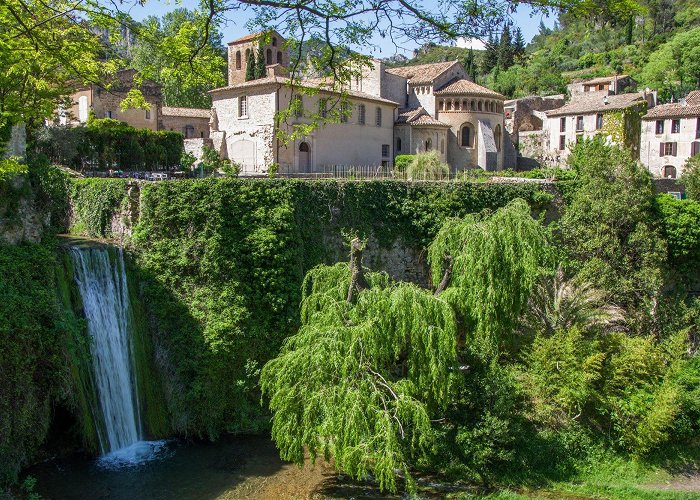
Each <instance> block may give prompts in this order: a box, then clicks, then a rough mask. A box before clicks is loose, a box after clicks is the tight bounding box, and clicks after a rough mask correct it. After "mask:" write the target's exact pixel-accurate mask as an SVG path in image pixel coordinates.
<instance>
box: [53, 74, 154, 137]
mask: <svg viewBox="0 0 700 500" xmlns="http://www.w3.org/2000/svg"><path fill="white" fill-rule="evenodd" d="M135 73H136V70H133V69H127V70H122V71H118V72H117V73H116V75H114V77H113V79H112V81H111V82H110V84H109V85H107V87H108V88H104V87H102V86H100V85H97V84H90V85H85V86H82V87H79V88H78V89H77V90H76V92H75V93H73V95H72V96H71V107H70V109H59V110H58V112H57V119H58V123H59V124H60V125H79V124H82V123H85V122H87V119H88V116H89V114H90V111H93V112H94V114H95V117H96V118H114V119H115V120H120V121H123V122H126V123H128V124H129V125H131V126H132V127H136V128H148V129H151V130H160V129H162V128H163V127H162V124H161V118H162V113H161V111H162V110H161V108H162V95H161V90H160V85H158V84H157V83H155V82H152V81H149V80H146V81H144V82H143V84H142V85H141V87H140V88H141V92H142V93H143V96H144V98H145V99H146V101H147V102H148V103H149V104H150V105H151V107H150V109H149V110H144V109H127V110H126V111H122V110H121V107H120V104H121V102H122V100H123V99H124V98H125V97H126V95H127V93H128V92H129V90H131V89H132V88H133V86H134V74H135Z"/></svg>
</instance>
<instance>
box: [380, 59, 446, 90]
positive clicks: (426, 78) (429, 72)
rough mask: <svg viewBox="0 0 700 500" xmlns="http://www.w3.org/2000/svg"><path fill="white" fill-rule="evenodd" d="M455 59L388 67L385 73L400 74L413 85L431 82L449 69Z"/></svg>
mask: <svg viewBox="0 0 700 500" xmlns="http://www.w3.org/2000/svg"><path fill="white" fill-rule="evenodd" d="M455 64H458V63H457V61H447V62H440V63H430V64H417V65H415V66H401V67H400V68H388V69H387V70H386V72H387V73H391V74H392V75H398V76H402V77H403V78H406V79H407V80H408V83H411V84H414V85H420V84H428V83H433V81H434V80H435V79H436V78H437V77H438V76H440V75H442V74H443V73H444V72H445V71H447V70H448V69H450V68H451V67H452V66H454V65H455Z"/></svg>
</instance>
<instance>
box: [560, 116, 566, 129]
mask: <svg viewBox="0 0 700 500" xmlns="http://www.w3.org/2000/svg"><path fill="white" fill-rule="evenodd" d="M559 132H566V117H565V116H562V117H561V118H559Z"/></svg>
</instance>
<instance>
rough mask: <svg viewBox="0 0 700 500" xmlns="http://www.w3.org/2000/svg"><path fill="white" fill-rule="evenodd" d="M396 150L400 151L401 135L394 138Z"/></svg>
mask: <svg viewBox="0 0 700 500" xmlns="http://www.w3.org/2000/svg"><path fill="white" fill-rule="evenodd" d="M396 151H401V137H397V138H396Z"/></svg>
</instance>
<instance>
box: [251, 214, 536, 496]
mask: <svg viewBox="0 0 700 500" xmlns="http://www.w3.org/2000/svg"><path fill="white" fill-rule="evenodd" d="M544 248H545V237H544V233H543V231H542V229H541V227H540V226H539V223H538V222H537V221H535V220H533V219H532V217H531V216H530V213H529V207H528V205H527V204H526V203H525V202H524V201H517V202H514V203H511V204H510V205H508V206H507V207H505V208H503V209H500V210H498V211H497V212H496V213H495V214H493V215H491V216H487V215H482V216H470V217H466V218H465V219H462V220H453V221H449V222H448V223H447V224H446V225H445V227H444V228H443V229H442V230H441V231H440V234H439V235H438V237H437V239H436V241H435V243H434V244H433V245H432V246H431V248H430V259H431V265H432V266H433V274H434V282H436V283H439V285H438V286H437V289H436V290H435V291H430V290H426V289H421V288H419V287H417V286H415V285H412V284H407V283H398V284H396V283H391V282H390V281H389V279H388V277H387V275H386V274H384V273H372V272H368V271H365V269H363V267H362V263H361V255H362V245H361V244H360V243H359V241H357V240H354V241H353V242H352V244H351V258H350V265H349V266H348V265H347V264H336V265H335V266H330V267H328V266H320V267H317V268H315V269H313V270H312V271H310V272H309V274H308V275H307V276H306V278H305V280H304V283H303V290H302V296H303V299H302V304H301V322H302V325H301V328H300V329H299V332H298V333H297V334H296V335H294V336H292V337H290V338H288V339H287V341H286V342H285V344H284V346H283V348H282V351H281V353H280V355H279V356H278V357H277V358H275V359H273V360H272V361H270V362H269V363H267V364H266V365H265V367H264V368H263V370H262V374H261V387H262V391H263V394H264V395H265V396H267V397H269V399H270V403H269V404H270V408H271V409H272V410H273V412H274V416H273V421H272V437H273V439H274V440H275V441H276V443H277V446H278V447H279V449H280V452H281V456H282V458H283V459H286V460H291V461H294V462H297V463H303V461H304V458H305V451H308V453H309V454H310V456H311V458H312V459H313V460H315V459H316V457H317V456H318V455H319V453H322V454H323V455H324V457H325V458H326V459H329V458H330V457H331V456H332V457H333V458H334V459H335V465H336V467H337V469H338V470H341V471H344V472H345V473H348V474H350V475H351V476H352V477H354V478H356V479H362V478H365V477H367V476H368V475H369V474H373V475H374V477H375V479H376V480H377V482H378V483H379V486H380V488H381V489H382V490H385V489H386V490H389V491H396V472H397V471H403V473H404V477H405V478H406V487H407V489H408V490H409V491H410V490H411V489H412V488H413V482H412V480H411V476H410V473H409V468H410V465H411V464H412V463H415V462H414V460H415V459H416V458H418V457H420V456H423V455H424V454H425V453H426V452H427V451H428V448H429V447H430V446H431V445H432V444H433V436H434V432H433V431H434V427H433V422H435V421H437V420H439V419H440V418H441V417H442V416H443V415H444V413H445V410H446V407H447V405H448V403H450V399H451V397H453V396H454V388H455V387H456V386H457V385H458V384H459V377H461V376H462V374H461V370H460V367H459V361H460V360H459V357H458V343H457V339H458V327H457V315H458V314H459V315H460V316H465V315H466V316H468V318H469V321H470V322H471V323H472V324H473V325H474V327H475V332H476V334H475V338H482V339H489V338H492V337H496V336H498V335H500V334H502V333H503V332H505V331H506V330H507V328H508V327H509V326H511V325H513V324H515V317H516V316H517V315H518V313H519V312H520V309H521V308H522V306H523V305H524V304H525V302H526V301H527V291H528V290H529V288H530V287H531V285H532V283H533V282H534V280H535V277H534V274H535V273H536V272H537V271H538V270H539V267H538V266H539V263H540V262H541V260H542V255H543V254H544V251H543V249H544Z"/></svg>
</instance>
